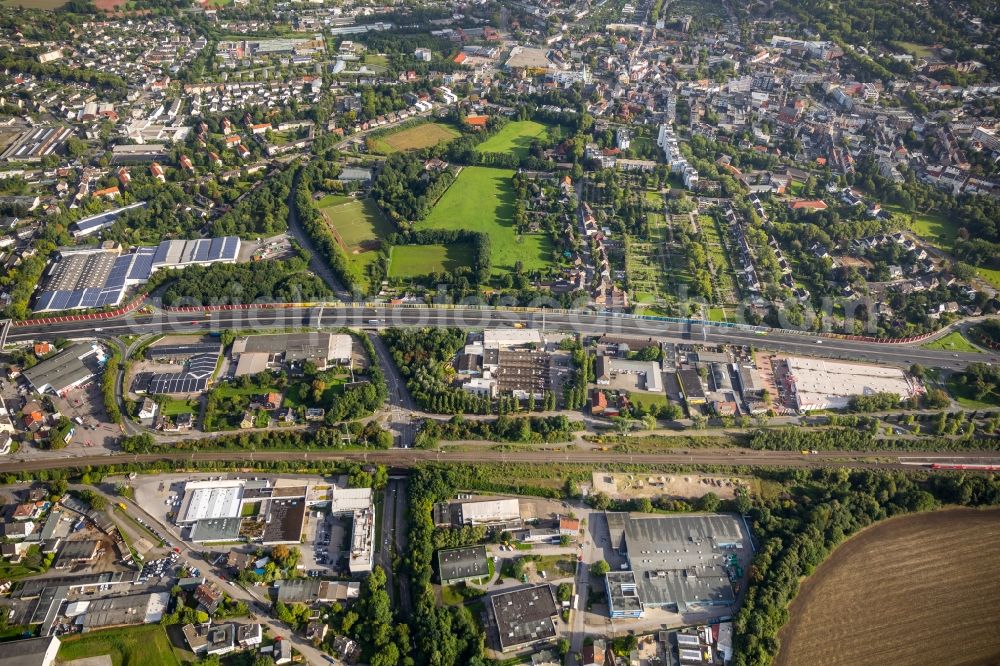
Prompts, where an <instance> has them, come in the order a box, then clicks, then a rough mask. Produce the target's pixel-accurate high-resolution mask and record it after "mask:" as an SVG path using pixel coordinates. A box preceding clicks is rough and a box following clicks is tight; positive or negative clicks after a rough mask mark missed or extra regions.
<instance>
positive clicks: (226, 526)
mask: <svg viewBox="0 0 1000 666" xmlns="http://www.w3.org/2000/svg"><path fill="white" fill-rule="evenodd" d="M240 520H241V519H240V518H203V519H201V520H199V521H196V522H195V524H194V525H192V526H191V537H190V539H191V541H235V540H236V539H238V538H239V536H240Z"/></svg>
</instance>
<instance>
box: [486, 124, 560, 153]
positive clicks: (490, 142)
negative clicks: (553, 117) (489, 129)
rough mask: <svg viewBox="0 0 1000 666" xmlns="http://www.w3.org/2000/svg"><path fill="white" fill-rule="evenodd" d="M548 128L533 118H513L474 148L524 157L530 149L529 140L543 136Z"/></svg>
mask: <svg viewBox="0 0 1000 666" xmlns="http://www.w3.org/2000/svg"><path fill="white" fill-rule="evenodd" d="M548 130H549V128H548V126H546V125H543V124H541V123H536V122H535V121H534V120H515V121H514V122H510V123H507V124H506V125H504V126H503V128H502V129H501V130H500V131H499V132H497V133H496V134H494V135H493V136H491V137H490V138H488V139H486V141H483V142H482V143H481V144H479V145H478V146H476V150H478V151H479V152H481V153H514V154H515V155H517V156H518V157H525V156H527V154H528V150H530V149H531V142H532V141H533V140H534V139H537V138H539V137H542V136H545V133H546V132H548Z"/></svg>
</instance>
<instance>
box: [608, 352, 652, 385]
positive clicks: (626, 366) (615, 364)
mask: <svg viewBox="0 0 1000 666" xmlns="http://www.w3.org/2000/svg"><path fill="white" fill-rule="evenodd" d="M600 358H606V357H603V356H602V357H600ZM610 366H611V371H612V372H613V373H617V374H635V375H642V377H643V379H644V381H645V384H644V388H645V389H646V390H647V391H649V392H650V393H663V369H662V368H661V367H660V364H659V362H658V361H627V360H624V359H620V358H613V359H611V362H610Z"/></svg>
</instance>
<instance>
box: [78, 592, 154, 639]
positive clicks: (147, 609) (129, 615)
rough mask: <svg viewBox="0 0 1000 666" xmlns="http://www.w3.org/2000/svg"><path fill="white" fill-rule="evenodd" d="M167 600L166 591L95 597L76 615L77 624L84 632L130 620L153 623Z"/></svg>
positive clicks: (129, 621) (115, 625)
mask: <svg viewBox="0 0 1000 666" xmlns="http://www.w3.org/2000/svg"><path fill="white" fill-rule="evenodd" d="M169 602H170V593H169V592H152V593H150V594H132V595H128V596H124V597H109V598H107V599H95V600H94V601H90V602H88V605H87V608H86V610H85V611H84V612H83V613H82V614H81V615H79V616H78V617H77V618H76V624H77V625H79V626H80V627H82V631H83V632H88V631H93V630H95V629H102V628H105V627H121V626H126V625H131V624H154V623H156V622H159V621H160V620H161V619H162V618H163V614H164V613H165V612H166V610H167V604H168V603H169Z"/></svg>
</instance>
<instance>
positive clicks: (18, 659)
mask: <svg viewBox="0 0 1000 666" xmlns="http://www.w3.org/2000/svg"><path fill="white" fill-rule="evenodd" d="M52 641H55V643H56V645H59V639H58V638H56V637H55V636H41V637H39V638H25V639H22V640H19V641H4V642H2V643H0V666H48V665H49V664H51V663H52V660H51V659H50V660H46V659H45V653H46V652H48V650H49V646H50V645H51V644H52ZM57 649H58V648H57ZM53 656H54V655H53Z"/></svg>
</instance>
